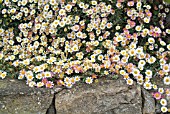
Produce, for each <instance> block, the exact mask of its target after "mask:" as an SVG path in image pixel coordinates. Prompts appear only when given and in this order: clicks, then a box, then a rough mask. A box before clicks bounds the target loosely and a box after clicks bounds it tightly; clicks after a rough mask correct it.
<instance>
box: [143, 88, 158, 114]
mask: <svg viewBox="0 0 170 114" xmlns="http://www.w3.org/2000/svg"><path fill="white" fill-rule="evenodd" d="M142 95H143V114H155V107H156V106H155V100H154V98H153V96H152V95H151V93H149V92H148V91H147V90H145V89H143V88H142Z"/></svg>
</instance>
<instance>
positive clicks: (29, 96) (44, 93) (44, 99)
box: [0, 79, 54, 114]
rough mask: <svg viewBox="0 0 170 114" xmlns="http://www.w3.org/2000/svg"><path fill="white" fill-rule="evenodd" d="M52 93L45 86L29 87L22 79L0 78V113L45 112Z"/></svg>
mask: <svg viewBox="0 0 170 114" xmlns="http://www.w3.org/2000/svg"><path fill="white" fill-rule="evenodd" d="M53 97H54V94H53V92H52V90H50V89H45V88H30V87H28V86H27V85H26V84H25V82H24V81H18V80H14V79H4V80H0V114H46V112H47V109H48V108H49V106H50V105H51V102H52V99H53Z"/></svg>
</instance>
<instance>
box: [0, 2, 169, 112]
mask: <svg viewBox="0 0 170 114" xmlns="http://www.w3.org/2000/svg"><path fill="white" fill-rule="evenodd" d="M169 10H170V9H169V7H168V5H167V4H166V3H165V2H164V1H159V0H155V1H154V2H153V1H152V0H92V1H88V0H61V1H57V0H0V78H2V79H4V78H5V77H6V76H11V77H13V78H18V79H25V80H26V81H27V84H28V85H29V86H30V87H35V86H36V87H47V88H52V87H53V86H54V85H59V86H65V87H67V88H71V87H72V86H73V85H74V84H76V83H77V82H79V81H83V82H85V83H87V84H91V83H93V82H94V81H96V82H97V79H98V78H100V77H102V76H104V77H106V78H107V77H109V76H110V75H109V74H112V75H113V74H114V75H118V76H123V78H124V79H125V81H126V83H127V84H128V85H133V82H134V81H136V82H137V83H138V84H139V85H141V86H143V87H144V88H145V89H147V90H152V91H153V90H154V91H155V92H154V93H153V97H154V98H155V99H157V100H158V101H159V102H160V104H161V105H162V107H161V111H162V112H170V107H169V109H168V107H167V102H168V101H167V100H166V99H165V98H166V96H170V90H169V89H164V88H159V87H158V86H157V85H156V84H154V82H153V81H152V79H154V78H155V77H159V79H160V80H162V81H163V83H164V84H165V85H170V39H169V34H170V29H169V28H168V26H166V25H165V18H166V15H168V13H169ZM114 78H115V77H114ZM163 96H164V97H163Z"/></svg>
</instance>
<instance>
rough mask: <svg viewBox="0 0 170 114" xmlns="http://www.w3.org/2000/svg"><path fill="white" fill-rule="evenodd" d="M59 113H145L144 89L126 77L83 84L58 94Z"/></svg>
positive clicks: (56, 103) (57, 105)
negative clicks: (142, 90) (125, 80)
mask: <svg viewBox="0 0 170 114" xmlns="http://www.w3.org/2000/svg"><path fill="white" fill-rule="evenodd" d="M55 107H56V110H57V114H142V97H141V88H140V87H139V86H137V85H133V86H127V85H126V83H125V82H124V80H123V79H117V80H99V83H96V84H92V85H87V84H80V85H78V86H76V87H73V88H72V89H69V90H63V91H61V92H60V93H58V94H56V95H55Z"/></svg>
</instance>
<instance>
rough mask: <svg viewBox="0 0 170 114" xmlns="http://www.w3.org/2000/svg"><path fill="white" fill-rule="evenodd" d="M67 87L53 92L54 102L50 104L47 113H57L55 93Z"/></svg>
mask: <svg viewBox="0 0 170 114" xmlns="http://www.w3.org/2000/svg"><path fill="white" fill-rule="evenodd" d="M64 89H65V88H63V89H61V90H60V91H57V92H55V93H54V94H53V99H52V102H51V104H50V106H49V108H48V109H47V112H46V114H57V109H56V108H55V95H57V94H58V93H60V92H61V91H63V90H64Z"/></svg>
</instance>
